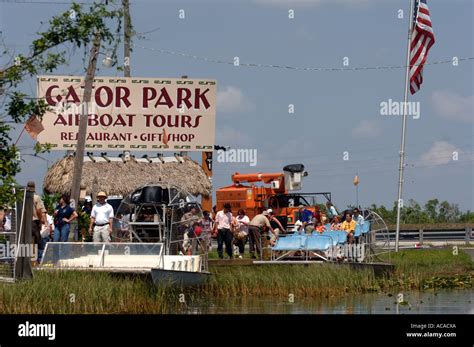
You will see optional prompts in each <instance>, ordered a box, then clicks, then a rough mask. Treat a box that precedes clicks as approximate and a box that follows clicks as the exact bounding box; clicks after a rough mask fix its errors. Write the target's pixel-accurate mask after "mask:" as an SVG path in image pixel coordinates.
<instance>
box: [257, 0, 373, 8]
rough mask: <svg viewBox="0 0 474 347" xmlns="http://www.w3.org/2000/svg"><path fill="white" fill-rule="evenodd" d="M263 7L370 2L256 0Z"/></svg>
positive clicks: (360, 0)
mask: <svg viewBox="0 0 474 347" xmlns="http://www.w3.org/2000/svg"><path fill="white" fill-rule="evenodd" d="M255 1H256V2H257V3H258V4H262V5H275V6H279V7H283V6H293V7H312V6H319V5H323V4H348V5H359V4H366V3H368V2H369V1H370V0H255Z"/></svg>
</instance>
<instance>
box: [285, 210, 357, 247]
mask: <svg viewBox="0 0 474 347" xmlns="http://www.w3.org/2000/svg"><path fill="white" fill-rule="evenodd" d="M299 216H300V220H298V221H296V223H295V227H294V229H293V231H294V232H295V233H299V234H302V233H307V234H311V233H312V232H313V231H316V232H319V233H323V232H325V231H330V230H334V231H339V230H341V231H345V232H346V233H347V241H348V243H350V244H352V243H353V241H354V233H355V229H356V227H357V225H360V226H362V225H363V224H364V222H365V220H364V217H363V216H362V214H361V213H360V210H359V209H358V208H357V207H356V208H354V209H353V210H352V211H345V212H344V213H342V215H339V213H338V212H337V211H336V209H335V207H334V205H333V204H332V202H330V201H328V202H326V212H325V213H322V212H321V211H320V209H319V207H318V206H316V207H315V211H314V212H313V211H310V210H308V209H306V208H305V206H299Z"/></svg>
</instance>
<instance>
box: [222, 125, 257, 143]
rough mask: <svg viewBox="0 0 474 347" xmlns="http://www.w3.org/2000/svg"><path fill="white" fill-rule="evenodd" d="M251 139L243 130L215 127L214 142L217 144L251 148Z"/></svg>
mask: <svg viewBox="0 0 474 347" xmlns="http://www.w3.org/2000/svg"><path fill="white" fill-rule="evenodd" d="M252 143H253V141H252V139H251V138H250V136H248V135H247V134H246V133H245V131H243V130H241V129H234V128H228V127H226V128H218V129H216V144H217V145H219V146H231V147H234V148H253V147H252V146H255V145H252Z"/></svg>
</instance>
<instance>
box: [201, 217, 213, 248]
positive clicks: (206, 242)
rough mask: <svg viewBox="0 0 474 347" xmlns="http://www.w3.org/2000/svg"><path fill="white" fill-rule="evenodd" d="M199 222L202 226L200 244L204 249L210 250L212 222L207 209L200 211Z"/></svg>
mask: <svg viewBox="0 0 474 347" xmlns="http://www.w3.org/2000/svg"><path fill="white" fill-rule="evenodd" d="M199 222H200V224H201V228H202V234H201V239H202V245H203V246H204V249H205V250H206V251H209V252H210V251H211V250H212V229H213V224H214V222H213V220H212V219H211V216H210V215H209V211H203V212H202V218H201V220H200V221H199Z"/></svg>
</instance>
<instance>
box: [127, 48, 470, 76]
mask: <svg viewBox="0 0 474 347" xmlns="http://www.w3.org/2000/svg"><path fill="white" fill-rule="evenodd" d="M132 46H133V47H137V48H141V49H144V50H149V51H153V52H157V53H161V54H168V55H173V56H180V57H184V58H192V59H195V60H201V61H206V62H210V63H216V64H225V65H232V66H236V67H261V68H274V69H284V70H299V71H363V70H365V71H367V70H394V69H405V68H406V67H407V66H406V65H392V66H360V67H304V66H290V65H276V64H260V63H242V62H239V64H234V62H233V61H226V60H221V59H216V58H209V57H202V56H197V55H194V54H188V53H182V52H176V51H170V50H166V49H157V48H151V47H144V46H140V45H136V44H133V45H132ZM468 60H474V57H464V58H458V61H468ZM452 62H453V60H452V59H447V60H439V61H434V62H431V63H425V64H424V65H425V66H426V65H438V64H447V63H452ZM413 66H417V65H413Z"/></svg>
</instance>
